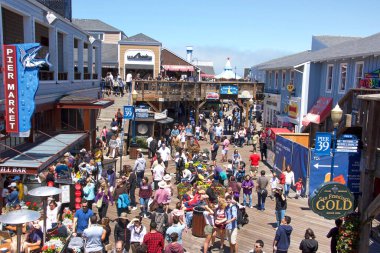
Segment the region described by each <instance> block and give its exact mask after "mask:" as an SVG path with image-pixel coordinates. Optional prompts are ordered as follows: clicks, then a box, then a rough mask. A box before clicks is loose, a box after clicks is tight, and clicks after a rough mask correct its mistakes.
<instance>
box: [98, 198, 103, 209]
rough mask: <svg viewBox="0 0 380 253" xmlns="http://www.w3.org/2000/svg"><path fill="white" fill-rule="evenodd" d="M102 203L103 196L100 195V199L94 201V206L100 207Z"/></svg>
mask: <svg viewBox="0 0 380 253" xmlns="http://www.w3.org/2000/svg"><path fill="white" fill-rule="evenodd" d="M102 205H103V196H102V197H100V199H98V201H96V207H97V208H101V207H102Z"/></svg>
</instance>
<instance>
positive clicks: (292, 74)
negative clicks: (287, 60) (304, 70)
mask: <svg viewBox="0 0 380 253" xmlns="http://www.w3.org/2000/svg"><path fill="white" fill-rule="evenodd" d="M294 74H295V72H294V70H292V71H290V82H292V83H294Z"/></svg>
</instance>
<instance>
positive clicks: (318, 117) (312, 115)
mask: <svg viewBox="0 0 380 253" xmlns="http://www.w3.org/2000/svg"><path fill="white" fill-rule="evenodd" d="M332 101H333V99H332V98H327V97H320V98H319V99H318V100H317V102H316V103H315V104H314V106H313V107H312V108H311V110H310V111H309V113H308V114H307V115H306V116H305V117H304V118H303V119H302V125H303V126H308V125H309V124H310V122H311V123H315V124H320V123H322V122H323V121H324V120H325V119H326V117H327V116H328V115H329V113H330V111H331V109H332Z"/></svg>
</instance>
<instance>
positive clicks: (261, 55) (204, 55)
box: [170, 46, 293, 76]
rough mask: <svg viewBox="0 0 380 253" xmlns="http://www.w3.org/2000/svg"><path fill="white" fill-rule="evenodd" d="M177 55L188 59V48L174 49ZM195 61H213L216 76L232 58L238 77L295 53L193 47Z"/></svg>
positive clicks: (270, 50)
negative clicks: (252, 68) (255, 67)
mask: <svg viewBox="0 0 380 253" xmlns="http://www.w3.org/2000/svg"><path fill="white" fill-rule="evenodd" d="M170 50H173V51H174V52H175V53H176V54H178V55H179V56H181V57H183V58H185V59H186V47H185V46H184V47H182V48H172V49H170ZM193 50H194V51H193V59H194V58H197V59H198V60H199V61H213V62H214V69H215V74H219V73H221V72H222V71H223V69H224V65H225V64H226V60H227V58H230V61H231V65H232V67H233V68H235V66H236V72H237V74H238V75H241V76H242V75H243V71H244V68H248V67H252V66H254V65H256V64H259V63H262V62H265V61H268V60H271V59H275V58H279V57H282V56H285V55H289V54H292V53H293V52H289V51H285V50H284V51H281V50H275V49H259V50H254V51H251V50H238V49H233V48H227V47H209V46H193Z"/></svg>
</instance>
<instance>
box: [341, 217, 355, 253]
mask: <svg viewBox="0 0 380 253" xmlns="http://www.w3.org/2000/svg"><path fill="white" fill-rule="evenodd" d="M359 218H360V217H359V214H358V213H352V214H349V215H347V216H346V217H344V223H343V225H342V226H341V228H340V229H339V238H338V242H337V246H336V249H337V250H338V252H339V253H355V252H357V248H358V244H359V229H360V219H359Z"/></svg>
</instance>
